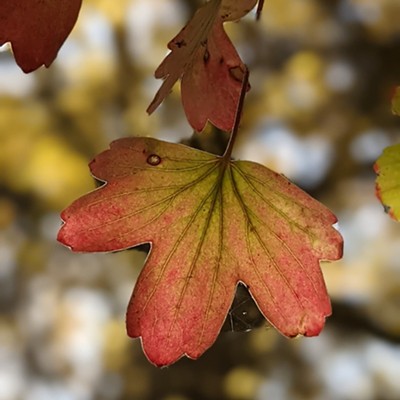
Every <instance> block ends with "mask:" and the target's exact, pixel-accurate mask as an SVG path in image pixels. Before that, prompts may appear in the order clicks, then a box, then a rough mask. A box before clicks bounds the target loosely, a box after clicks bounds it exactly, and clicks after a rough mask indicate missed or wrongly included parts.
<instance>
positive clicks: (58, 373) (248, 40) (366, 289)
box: [0, 0, 400, 400]
mask: <svg viewBox="0 0 400 400" xmlns="http://www.w3.org/2000/svg"><path fill="white" fill-rule="evenodd" d="M198 3H200V2H198ZM198 3H197V2H192V1H186V0H185V1H183V0H182V1H179V0H152V1H148V0H126V1H118V2H117V1H115V2H110V1H100V2H98V1H92V0H86V2H84V5H83V8H82V10H81V14H80V17H79V20H78V25H77V26H76V29H75V30H74V32H73V34H72V35H71V36H70V37H69V39H68V40H67V42H66V43H65V45H64V46H63V48H62V49H61V51H60V53H59V57H58V59H57V60H56V61H55V63H54V64H53V65H52V67H51V68H50V69H49V70H44V69H43V70H39V71H37V72H35V73H34V74H32V75H28V76H26V75H24V74H22V72H21V71H20V70H19V69H18V67H16V66H15V62H14V60H13V58H12V56H11V54H10V53H9V51H8V49H7V48H6V47H4V48H1V50H4V51H2V52H0V72H1V73H0V137H1V144H2V146H1V148H0V166H1V167H0V189H1V190H0V313H1V314H0V342H1V348H2V349H1V358H0V398H1V399H2V400H3V399H6V400H14V399H16V400H17V399H24V400H25V399H28V400H36V399H40V400H46V399H54V398H65V399H71V400H80V399H96V400H97V399H130V400H133V399H138V400H146V399H149V400H150V399H151V400H152V399H161V400H172V399H186V400H197V399H201V400H205V399H218V400H221V399H233V400H235V399H238V400H239V399H241V400H242V399H244V400H245V399H266V398H273V399H277V400H279V399H284V400H287V399H294V400H297V399H307V400H312V399H321V398H324V399H325V398H334V399H350V400H359V399H360V400H374V399H377V398H379V399H383V400H385V399H388V400H389V399H396V398H399V397H400V383H399V379H398V376H399V373H398V371H399V370H400V361H399V360H400V312H399V305H398V304H399V298H400V262H399V260H400V255H399V249H400V235H399V230H398V229H399V227H398V224H394V223H393V222H392V221H391V220H390V219H389V218H388V217H387V216H386V214H385V213H384V211H383V209H382V206H381V205H380V204H379V202H378V201H377V200H376V198H375V196H374V179H375V175H374V173H373V170H372V165H373V163H374V161H375V160H376V159H377V157H378V156H379V155H380V154H381V152H382V149H383V148H384V147H386V146H388V145H390V144H394V143H395V142H398V141H399V139H398V138H399V133H400V119H399V118H398V117H397V116H393V115H392V113H391V109H390V101H391V97H392V88H393V87H394V86H396V85H398V83H399V81H400V71H399V67H398V66H399V65H400V62H399V57H400V56H399V54H400V43H399V39H398V37H399V34H400V24H399V18H398V15H399V7H400V2H399V1H398V0H380V1H372V0H326V1H325V0H307V1H304V0H268V1H266V2H265V6H264V12H263V15H262V18H261V20H260V22H258V23H255V22H254V14H253V15H249V16H247V17H246V18H245V19H244V20H243V21H241V22H240V23H238V24H236V23H227V24H225V27H226V29H227V32H228V34H229V35H230V37H231V39H232V41H233V42H234V43H235V45H237V46H238V49H239V52H240V55H241V57H242V59H243V60H244V62H245V63H246V64H248V65H249V68H250V71H251V77H250V79H251V84H252V90H251V91H250V92H249V95H248V97H247V100H246V105H245V112H244V115H243V117H244V118H243V121H242V127H241V137H240V138H239V140H241V143H239V144H238V147H237V151H236V157H240V158H246V159H252V160H255V161H259V162H261V163H263V164H265V165H267V166H269V167H272V168H273V169H275V170H277V171H280V172H282V173H284V174H285V175H286V176H288V177H289V178H290V179H292V180H293V181H295V182H296V183H298V184H299V185H301V186H302V187H303V188H306V189H308V190H309V191H310V193H311V194H312V195H314V196H316V197H317V198H318V199H319V200H321V201H323V202H324V203H325V204H327V205H328V206H329V207H331V208H332V210H333V211H334V212H335V214H337V215H338V217H339V227H340V230H341V232H342V234H343V235H344V238H345V254H344V259H343V261H340V262H338V263H335V264H334V265H327V266H325V267H324V268H323V271H324V275H325V278H326V280H327V285H328V291H329V292H330V294H331V295H332V298H333V316H332V317H331V318H330V319H328V322H327V327H326V329H325V330H324V331H323V333H322V334H321V336H320V337H318V338H313V339H300V340H297V341H293V342H289V341H287V340H285V339H283V338H281V337H280V336H278V335H277V334H276V333H275V332H274V330H273V329H266V328H259V329H255V330H253V331H251V332H249V333H224V334H221V335H220V337H219V339H218V341H217V343H216V345H215V346H213V348H212V349H210V350H209V351H208V352H207V353H206V354H205V355H204V356H203V357H202V358H201V359H200V360H198V361H196V362H190V361H187V360H181V361H179V362H178V363H177V364H176V365H174V366H173V367H171V368H169V369H165V370H157V369H155V368H154V367H152V366H151V365H149V364H148V362H147V361H146V360H145V358H144V356H143V355H142V352H141V349H140V343H139V342H137V341H132V340H129V339H128V338H127V337H126V334H125V328H124V318H125V317H124V313H125V307H126V302H127V299H128V298H129V296H130V294H131V288H132V284H133V283H134V282H135V278H136V276H137V274H138V272H139V270H140V268H141V267H142V265H143V262H144V258H145V254H144V253H139V252H137V251H126V252H122V253H117V254H107V255H79V254H71V253H70V252H69V251H68V250H67V249H64V248H62V247H60V246H59V245H57V244H56V243H55V237H56V232H57V230H58V229H59V226H60V220H59V217H58V211H59V210H60V209H61V208H64V207H65V206H66V205H67V204H68V203H69V202H70V200H71V198H75V197H77V196H79V195H80V194H82V193H83V192H86V191H87V190H89V189H90V188H91V187H93V182H90V181H89V180H88V169H87V168H86V164H87V162H88V161H89V160H90V159H92V158H93V156H94V155H95V154H96V153H98V152H100V151H101V150H103V149H105V148H106V147H107V146H108V143H109V142H110V141H111V140H113V139H116V138H119V137H122V136H129V135H144V136H154V137H158V138H161V139H166V140H169V141H180V140H182V139H184V140H186V141H187V140H189V137H190V136H191V129H190V128H189V126H188V124H187V122H186V120H185V118H184V115H183V111H182V107H181V104H180V97H179V96H177V94H178V91H179V87H178V86H176V87H175V88H174V90H173V92H172V94H171V95H170V96H169V97H168V99H167V100H166V102H165V104H163V105H162V106H161V107H160V109H158V110H157V112H155V113H154V114H153V115H152V116H151V117H148V116H147V114H146V112H145V109H146V106H147V104H149V102H150V101H151V99H152V97H153V96H154V93H155V92H156V90H157V88H158V86H159V83H158V82H157V81H156V80H155V79H154V78H153V77H152V74H153V72H154V70H155V68H156V66H157V65H158V64H159V63H160V61H161V60H162V59H163V57H164V56H165V45H166V43H167V41H168V40H169V39H171V38H172V37H174V36H175V35H176V34H177V32H178V31H179V29H180V28H181V27H182V26H183V25H184V24H185V22H186V21H187V19H188V18H189V16H190V14H191V13H192V12H193V11H194V9H195V8H196V6H197V4H198ZM221 138H222V139H221ZM223 138H224V136H218V135H217V141H215V139H214V136H212V133H211V132H209V130H207V132H206V133H204V134H203V135H202V136H201V137H198V136H196V137H195V138H194V139H192V140H191V143H194V144H196V145H199V146H203V147H208V146H210V147H209V149H210V150H212V151H216V149H218V140H220V141H222V140H223ZM221 147H223V146H221ZM54 159H56V160H54ZM67 165H68V167H67ZM66 187H68V189H66ZM242 312H243V311H242Z"/></svg>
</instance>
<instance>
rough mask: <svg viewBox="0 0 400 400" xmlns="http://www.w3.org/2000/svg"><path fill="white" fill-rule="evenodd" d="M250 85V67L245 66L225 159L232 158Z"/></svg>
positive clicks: (224, 155)
mask: <svg viewBox="0 0 400 400" xmlns="http://www.w3.org/2000/svg"><path fill="white" fill-rule="evenodd" d="M248 85H249V69H248V68H247V66H245V71H244V75H243V81H242V89H241V90H240V97H239V101H238V105H237V108H236V115H235V122H234V124H233V128H232V133H231V137H230V138H229V142H228V144H227V146H226V150H225V152H224V154H223V156H222V158H223V159H224V160H225V161H229V160H230V159H231V155H232V150H233V146H234V144H235V141H236V137H237V133H238V131H239V125H240V120H241V117H242V111H243V104H244V99H245V97H246V92H247V88H248Z"/></svg>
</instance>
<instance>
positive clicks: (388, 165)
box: [374, 144, 400, 221]
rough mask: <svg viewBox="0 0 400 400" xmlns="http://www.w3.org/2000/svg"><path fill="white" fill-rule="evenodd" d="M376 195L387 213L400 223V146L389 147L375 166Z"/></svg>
mask: <svg viewBox="0 0 400 400" xmlns="http://www.w3.org/2000/svg"><path fill="white" fill-rule="evenodd" d="M374 169H375V172H376V173H377V174H378V177H377V178H376V195H377V197H378V199H379V200H380V201H381V203H382V204H383V206H384V208H385V211H386V212H388V213H389V215H390V216H391V217H392V218H393V219H394V220H396V221H400V144H397V145H394V146H390V147H387V148H386V149H385V150H384V151H383V153H382V155H381V156H380V157H379V158H378V160H377V161H376V163H375V165H374Z"/></svg>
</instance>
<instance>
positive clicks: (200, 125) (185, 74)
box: [147, 0, 257, 132]
mask: <svg viewBox="0 0 400 400" xmlns="http://www.w3.org/2000/svg"><path fill="white" fill-rule="evenodd" d="M256 3H257V1H256V0H245V1H241V2H238V1H236V0H235V1H233V0H225V1H221V0H211V1H209V2H208V3H206V4H204V5H203V6H202V7H201V8H199V9H198V10H197V12H196V13H195V14H194V16H193V18H192V19H191V20H190V21H189V22H188V24H187V25H186V26H185V27H184V28H183V29H182V30H181V31H180V32H179V34H178V35H177V36H176V37H175V38H174V39H172V40H171V41H170V42H169V43H168V48H169V49H170V50H171V52H170V53H169V54H168V55H167V57H166V58H165V59H164V61H163V62H162V63H161V65H160V66H159V67H158V68H157V70H156V72H155V77H156V78H158V79H164V82H163V84H162V85H161V87H160V89H159V90H158V92H157V93H156V95H155V97H154V99H153V101H152V102H151V104H150V105H149V107H148V108H147V112H148V113H149V114H151V113H152V112H153V111H154V110H155V109H156V108H157V107H158V106H159V105H160V104H161V103H162V101H163V100H164V98H165V97H166V96H167V95H168V94H169V92H170V91H171V89H172V87H173V86H174V84H175V82H176V81H177V80H178V79H180V78H181V96H182V103H183V108H184V110H185V113H186V117H187V119H188V121H189V123H190V125H191V126H192V127H193V128H194V129H195V130H196V131H198V132H200V131H202V130H203V129H204V127H205V125H206V123H207V121H208V120H209V121H211V123H212V124H213V125H215V126H216V127H218V128H219V129H221V130H224V131H231V129H232V127H233V122H234V119H235V114H236V108H237V105H238V100H239V96H240V91H241V84H242V81H243V76H244V72H245V66H244V64H243V62H242V61H241V59H240V57H239V55H238V53H237V51H236V49H235V47H234V46H233V44H232V42H231V41H230V39H229V37H228V35H227V34H226V33H225V30H224V28H223V22H224V21H230V20H236V19H238V18H241V17H242V16H243V15H245V14H246V13H248V12H249V11H250V10H251V9H252V8H253V7H254V6H255V4H256Z"/></svg>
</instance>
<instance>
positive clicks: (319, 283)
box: [58, 138, 342, 366]
mask: <svg viewBox="0 0 400 400" xmlns="http://www.w3.org/2000/svg"><path fill="white" fill-rule="evenodd" d="M90 168H91V171H92V173H93V175H94V176H95V177H97V178H98V179H100V180H102V181H105V182H107V183H106V184H105V185H103V186H102V187H101V188H99V189H97V190H95V191H93V192H91V193H89V194H87V195H85V196H83V197H82V198H80V199H78V200H77V201H75V202H74V203H73V204H72V205H71V206H69V207H68V208H67V209H66V210H64V212H63V213H62V219H63V220H64V224H63V226H62V228H61V229H60V232H59V235H58V240H59V241H60V242H62V243H64V244H65V245H67V246H70V247H71V248H72V250H74V251H85V252H97V251H112V250H121V249H126V248H128V247H132V246H136V245H139V244H142V243H151V250H150V253H149V256H148V258H147V260H146V264H145V267H144V269H143V271H142V272H141V274H140V276H139V278H138V281H137V283H136V286H135V289H134V292H133V295H132V298H131V300H130V303H129V307H128V312H127V317H126V324H127V331H128V334H129V336H131V337H141V338H142V345H143V349H144V352H145V353H146V355H147V357H148V358H149V360H150V361H152V362H153V363H154V364H156V365H158V366H163V365H168V364H171V363H173V362H174V361H176V360H177V359H179V358H180V357H182V356H183V355H186V356H188V357H190V358H194V359H195V358H198V357H199V356H200V355H201V354H202V353H203V352H204V351H205V350H207V349H208V348H209V347H210V346H211V345H212V343H213V342H214V341H215V340H216V338H217V335H218V333H219V331H220V329H221V327H222V325H223V323H224V320H225V317H226V315H227V313H228V310H229V307H230V305H231V303H232V300H233V297H234V293H235V289H236V286H237V285H238V283H239V282H243V283H244V284H245V285H246V286H247V288H248V289H249V292H250V293H251V295H252V296H253V298H254V300H255V302H256V304H257V305H258V307H259V308H260V310H261V312H262V313H263V315H264V316H265V317H266V318H267V319H268V321H269V322H270V323H271V324H272V325H273V326H275V328H276V329H278V330H279V331H280V332H281V333H282V334H284V335H286V336H289V337H293V336H297V335H306V336H313V335H317V334H318V333H319V332H320V331H321V329H322V327H323V325H324V321H325V317H326V316H328V315H330V313H331V306H330V301H329V297H328V295H327V292H326V288H325V284H324V280H323V277H322V274H321V270H320V265H319V260H322V259H323V260H336V259H339V258H340V257H341V255H342V238H341V236H340V234H339V233H338V232H337V231H336V230H335V229H334V228H333V227H332V224H334V223H335V222H336V217H335V216H334V215H333V214H332V213H331V212H330V211H329V210H328V209H327V208H326V207H324V206H323V205H322V204H320V203H319V202H318V201H316V200H314V199H313V198H312V197H310V196H309V195H307V194H306V193H305V192H303V191H302V190H301V189H299V188H298V187H296V186H295V185H294V184H293V183H291V182H290V181H289V180H288V179H286V178H285V177H283V176H282V175H279V174H277V173H275V172H273V171H271V170H269V169H267V168H265V167H263V166H261V165H259V164H256V163H253V162H248V161H232V160H230V158H228V157H226V156H223V157H220V156H215V155H212V154H209V153H205V152H202V151H199V150H195V149H192V148H189V147H186V146H183V145H179V144H171V143H167V142H162V141H159V140H156V139H151V138H126V139H120V140H117V141H115V142H113V143H112V144H111V147H110V149H109V150H107V151H105V152H103V153H101V154H100V155H99V156H97V157H96V158H95V159H94V160H93V161H92V163H91V164H90Z"/></svg>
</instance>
